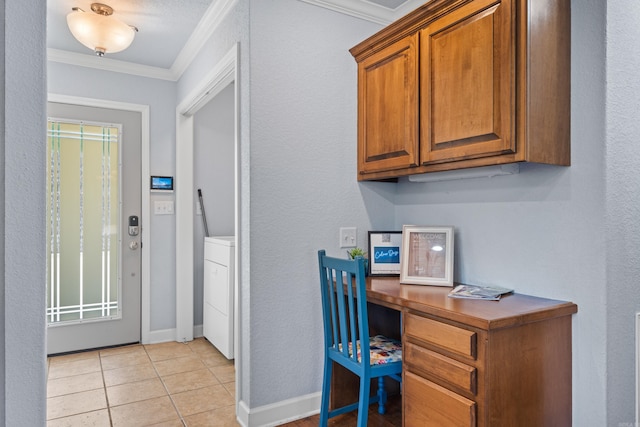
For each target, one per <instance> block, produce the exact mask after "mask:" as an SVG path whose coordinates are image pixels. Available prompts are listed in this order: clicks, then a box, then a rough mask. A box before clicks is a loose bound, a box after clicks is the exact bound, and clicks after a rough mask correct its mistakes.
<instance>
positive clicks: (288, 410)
mask: <svg viewBox="0 0 640 427" xmlns="http://www.w3.org/2000/svg"><path fill="white" fill-rule="evenodd" d="M321 397H322V393H320V392H317V393H311V394H307V395H305V396H300V397H295V398H293V399H287V400H283V401H281V402H276V403H271V404H269V405H264V406H259V407H257V408H253V409H250V408H249V407H248V406H247V405H246V403H245V402H244V401H240V403H239V404H238V411H237V416H238V422H239V423H240V424H241V425H242V426H243V427H272V426H278V425H280V424H284V423H287V422H291V421H295V420H299V419H301V418H306V417H309V416H311V415H315V414H317V413H319V412H320V398H321Z"/></svg>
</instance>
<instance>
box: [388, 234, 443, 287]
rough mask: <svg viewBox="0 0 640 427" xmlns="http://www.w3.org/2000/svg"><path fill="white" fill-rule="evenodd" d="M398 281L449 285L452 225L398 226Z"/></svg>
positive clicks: (415, 283)
mask: <svg viewBox="0 0 640 427" xmlns="http://www.w3.org/2000/svg"><path fill="white" fill-rule="evenodd" d="M400 253H401V254H402V255H401V259H400V283H407V284H414V285H432V286H453V227H420V226H415V225H404V226H402V250H401V251H400Z"/></svg>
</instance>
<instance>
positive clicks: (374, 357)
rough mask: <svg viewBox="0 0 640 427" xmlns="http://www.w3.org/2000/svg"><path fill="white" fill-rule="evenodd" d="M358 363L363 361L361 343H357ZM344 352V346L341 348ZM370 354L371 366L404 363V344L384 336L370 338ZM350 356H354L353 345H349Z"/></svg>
mask: <svg viewBox="0 0 640 427" xmlns="http://www.w3.org/2000/svg"><path fill="white" fill-rule="evenodd" d="M356 347H357V348H358V362H360V361H361V360H362V355H361V350H360V341H358V342H357V344H356ZM339 350H340V351H342V345H340V346H339ZM369 353H370V354H371V356H370V360H371V365H384V364H387V363H393V362H401V361H402V344H401V343H400V341H398V340H394V339H391V338H387V337H385V336H384V335H376V336H375V337H370V338H369ZM349 355H353V350H352V345H351V343H349Z"/></svg>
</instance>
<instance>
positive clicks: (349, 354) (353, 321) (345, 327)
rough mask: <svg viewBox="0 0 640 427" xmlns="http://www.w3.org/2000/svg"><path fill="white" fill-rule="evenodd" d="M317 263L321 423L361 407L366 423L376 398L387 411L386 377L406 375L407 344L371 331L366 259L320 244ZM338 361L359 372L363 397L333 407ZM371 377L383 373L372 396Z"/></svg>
mask: <svg viewBox="0 0 640 427" xmlns="http://www.w3.org/2000/svg"><path fill="white" fill-rule="evenodd" d="M318 263H319V266H320V288H321V291H322V314H323V323H324V341H325V348H324V354H325V357H324V380H323V383H322V403H321V407H320V426H321V427H324V426H326V425H327V421H328V420H329V418H331V417H334V416H336V415H340V414H343V413H345V412H349V411H353V410H355V409H357V410H358V424H357V425H358V427H365V426H366V425H367V417H368V415H369V405H370V404H371V403H376V402H377V403H378V405H379V406H378V412H379V413H380V414H384V413H385V407H384V405H385V403H386V400H387V393H386V391H385V388H384V377H385V376H389V377H391V378H393V379H395V380H396V381H401V376H400V375H401V372H402V347H401V344H400V342H399V341H396V340H392V339H389V338H387V337H384V336H382V335H378V336H375V337H370V336H369V319H368V317H367V298H366V289H365V286H366V282H365V273H364V259H363V258H362V257H356V259H355V260H347V259H339V258H331V257H328V256H326V254H325V251H324V250H320V251H318ZM345 285H346V286H345ZM354 287H355V291H354ZM354 292H355V294H354ZM354 349H355V351H354ZM333 362H336V363H339V364H340V365H342V366H344V367H345V368H347V369H348V370H350V371H351V372H353V373H354V374H356V375H358V376H359V377H360V394H359V400H358V402H356V403H352V404H350V405H347V406H344V407H341V408H334V409H333V410H331V411H329V394H330V389H331V373H332V369H333ZM372 378H378V392H377V395H375V396H370V384H371V379H372Z"/></svg>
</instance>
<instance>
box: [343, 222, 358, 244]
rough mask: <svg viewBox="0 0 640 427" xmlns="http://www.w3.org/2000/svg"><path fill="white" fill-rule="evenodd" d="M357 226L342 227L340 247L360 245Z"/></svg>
mask: <svg viewBox="0 0 640 427" xmlns="http://www.w3.org/2000/svg"><path fill="white" fill-rule="evenodd" d="M356 234H357V229H356V227H340V247H341V248H355V247H356V246H358V239H357V237H356Z"/></svg>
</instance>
